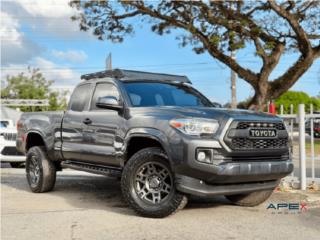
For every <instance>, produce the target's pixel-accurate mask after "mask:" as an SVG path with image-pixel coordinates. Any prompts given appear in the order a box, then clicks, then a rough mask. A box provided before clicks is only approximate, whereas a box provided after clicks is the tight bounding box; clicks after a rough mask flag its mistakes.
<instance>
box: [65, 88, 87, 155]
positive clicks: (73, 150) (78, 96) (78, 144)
mask: <svg viewBox="0 0 320 240" xmlns="http://www.w3.org/2000/svg"><path fill="white" fill-rule="evenodd" d="M92 90H93V84H91V83H85V84H81V85H79V86H78V87H77V88H76V89H75V90H74V91H73V94H72V96H71V99H70V102H69V106H68V110H67V111H66V113H65V115H64V117H63V122H62V129H61V135H62V154H63V157H64V158H65V159H68V160H80V161H81V160H83V161H84V160H86V157H85V156H84V155H83V153H84V149H85V146H86V144H87V142H88V139H87V136H86V135H85V132H84V130H85V129H86V128H87V124H86V122H85V120H86V119H87V118H88V108H89V102H90V97H91V94H92Z"/></svg>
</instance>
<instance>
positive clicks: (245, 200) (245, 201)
mask: <svg viewBox="0 0 320 240" xmlns="http://www.w3.org/2000/svg"><path fill="white" fill-rule="evenodd" d="M272 192H273V190H264V191H258V192H252V193H245V194H236V195H227V196H225V197H226V198H227V199H228V200H229V201H231V202H232V203H234V204H236V205H239V206H245V207H254V206H257V205H259V204H261V203H263V202H264V201H266V200H267V199H268V198H269V197H270V196H271V194H272Z"/></svg>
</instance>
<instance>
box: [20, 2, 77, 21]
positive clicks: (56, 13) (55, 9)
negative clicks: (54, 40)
mask: <svg viewBox="0 0 320 240" xmlns="http://www.w3.org/2000/svg"><path fill="white" fill-rule="evenodd" d="M16 2H17V3H19V4H20V5H21V7H23V8H24V9H25V10H26V11H27V12H28V13H29V14H30V15H31V16H35V17H47V18H61V17H66V16H71V15H72V14H73V13H75V10H74V9H73V8H71V7H70V6H69V5H68V3H69V1H67V0H46V1H43V0H16Z"/></svg>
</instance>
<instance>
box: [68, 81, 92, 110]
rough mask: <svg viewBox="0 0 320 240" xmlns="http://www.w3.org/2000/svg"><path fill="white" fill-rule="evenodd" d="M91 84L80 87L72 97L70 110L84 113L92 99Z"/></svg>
mask: <svg viewBox="0 0 320 240" xmlns="http://www.w3.org/2000/svg"><path fill="white" fill-rule="evenodd" d="M90 86H91V85H90V84H84V85H80V86H78V87H77V88H76V89H75V90H74V92H73V94H72V97H71V100H70V109H71V110H72V111H76V112H82V111H83V110H84V108H85V106H86V104H87V103H88V102H89V99H90Z"/></svg>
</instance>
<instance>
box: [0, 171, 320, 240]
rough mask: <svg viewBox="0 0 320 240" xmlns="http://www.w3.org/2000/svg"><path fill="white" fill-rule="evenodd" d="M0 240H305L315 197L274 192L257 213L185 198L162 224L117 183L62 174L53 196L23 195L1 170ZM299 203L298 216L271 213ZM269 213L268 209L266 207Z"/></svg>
mask: <svg viewBox="0 0 320 240" xmlns="http://www.w3.org/2000/svg"><path fill="white" fill-rule="evenodd" d="M1 175H2V176H1V193H2V194H1V220H2V222H1V227H2V230H1V239H6V240H7V239H19V240H20V239H21V240H22V239H28V240H30V239H33V240H36V239H41V240H43V239H48V240H50V239H54V240H57V239H59V240H60V239H61V240H63V239H71V240H80V239H90V240H91V239H104V240H105V239H108V240H109V239H125V240H129V239H130V240H131V239H141V240H143V239H146V240H149V239H161V240H162V239H170V240H172V239H184V240H186V239H197V240H198V239H210V240H212V239H228V240H232V239H246V240H248V239H272V240H277V239H290V240H293V239H299V240H301V239H308V240H313V239H314V240H316V239H319V236H320V192H316V193H306V192H296V193H274V194H273V195H272V196H271V198H270V199H269V200H268V201H267V202H265V203H263V204H261V205H260V206H258V207H253V208H247V207H238V206H234V205H232V204H231V203H230V202H229V201H228V200H226V199H225V198H224V197H223V196H218V197H215V198H212V199H209V200H205V199H199V198H193V199H191V200H190V201H189V203H188V205H187V207H186V208H185V209H184V210H182V211H180V212H178V213H177V214H175V215H173V216H170V217H168V218H165V219H149V218H143V217H139V216H137V215H136V214H135V213H134V212H133V211H132V210H131V209H129V208H128V206H126V204H125V203H124V202H123V200H122V198H121V192H120V185H119V181H118V180H116V179H110V178H106V177H103V176H97V175H92V174H87V173H81V172H76V171H71V170H66V171H63V172H59V173H58V177H57V183H56V186H55V189H54V191H52V192H49V193H41V194H35V193H31V192H30V190H29V187H28V185H27V183H26V179H25V172H24V169H12V168H9V167H8V168H6V167H3V168H1ZM279 203H287V204H288V203H299V204H301V203H302V204H303V205H304V206H306V207H305V208H303V209H302V210H298V211H297V210H288V209H287V210H285V209H281V210H275V209H273V208H272V207H271V208H270V206H271V205H270V204H272V205H273V206H277V204H279ZM268 207H269V209H267V208H268Z"/></svg>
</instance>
